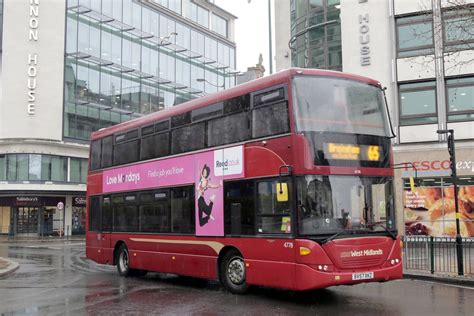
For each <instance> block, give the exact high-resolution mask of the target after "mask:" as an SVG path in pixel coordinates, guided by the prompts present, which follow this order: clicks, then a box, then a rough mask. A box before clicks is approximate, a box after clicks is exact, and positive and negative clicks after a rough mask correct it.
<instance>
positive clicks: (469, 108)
mask: <svg viewBox="0 0 474 316" xmlns="http://www.w3.org/2000/svg"><path fill="white" fill-rule="evenodd" d="M446 90H447V93H446V96H447V99H448V104H447V107H448V111H447V112H448V121H449V122H459V121H473V120H474V77H467V78H457V79H449V80H446Z"/></svg>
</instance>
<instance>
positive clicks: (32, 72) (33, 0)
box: [27, 0, 40, 115]
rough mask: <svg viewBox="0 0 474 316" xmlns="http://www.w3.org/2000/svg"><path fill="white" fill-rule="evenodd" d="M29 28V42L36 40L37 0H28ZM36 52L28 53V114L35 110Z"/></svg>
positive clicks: (32, 113)
mask: <svg viewBox="0 0 474 316" xmlns="http://www.w3.org/2000/svg"><path fill="white" fill-rule="evenodd" d="M29 1H30V6H29V22H28V23H29V29H28V40H29V41H30V42H32V41H33V42H37V41H38V25H39V22H38V17H39V1H40V0H29ZM37 65H38V54H37V53H36V52H29V53H28V71H27V74H28V84H27V86H28V107H27V112H28V114H29V115H34V114H35V111H36V75H37V73H38V69H37Z"/></svg>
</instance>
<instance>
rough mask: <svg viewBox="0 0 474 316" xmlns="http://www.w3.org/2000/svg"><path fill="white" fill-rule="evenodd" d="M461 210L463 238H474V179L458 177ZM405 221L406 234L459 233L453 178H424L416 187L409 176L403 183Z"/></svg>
mask: <svg viewBox="0 0 474 316" xmlns="http://www.w3.org/2000/svg"><path fill="white" fill-rule="evenodd" d="M457 181H458V195H457V200H458V210H459V215H458V216H459V220H460V221H459V223H460V233H461V236H462V237H471V238H472V237H474V220H473V219H472V216H471V201H472V200H473V199H474V178H473V177H459V178H458V180H457ZM403 190H404V196H403V202H404V221H405V234H406V235H423V236H433V237H455V236H456V213H455V210H456V207H455V200H454V197H455V195H454V186H453V179H452V178H449V177H445V178H429V177H428V178H420V179H417V181H416V182H415V187H414V188H412V186H411V185H410V180H409V179H404V183H403Z"/></svg>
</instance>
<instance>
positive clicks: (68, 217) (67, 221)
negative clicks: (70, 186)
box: [64, 195, 72, 236]
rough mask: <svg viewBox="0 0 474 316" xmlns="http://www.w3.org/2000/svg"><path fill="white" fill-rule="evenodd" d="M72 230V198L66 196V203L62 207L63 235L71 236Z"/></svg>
mask: <svg viewBox="0 0 474 316" xmlns="http://www.w3.org/2000/svg"><path fill="white" fill-rule="evenodd" d="M71 230H72V196H70V195H68V196H66V203H65V206H64V234H65V236H71Z"/></svg>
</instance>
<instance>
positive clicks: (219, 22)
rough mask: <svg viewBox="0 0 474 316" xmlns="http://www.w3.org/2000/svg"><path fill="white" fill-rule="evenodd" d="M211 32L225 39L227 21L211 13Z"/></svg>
mask: <svg viewBox="0 0 474 316" xmlns="http://www.w3.org/2000/svg"><path fill="white" fill-rule="evenodd" d="M212 30H213V31H214V32H216V33H218V34H220V35H222V36H225V37H227V20H225V19H223V18H221V17H220V16H218V15H215V14H214V13H213V14H212Z"/></svg>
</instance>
